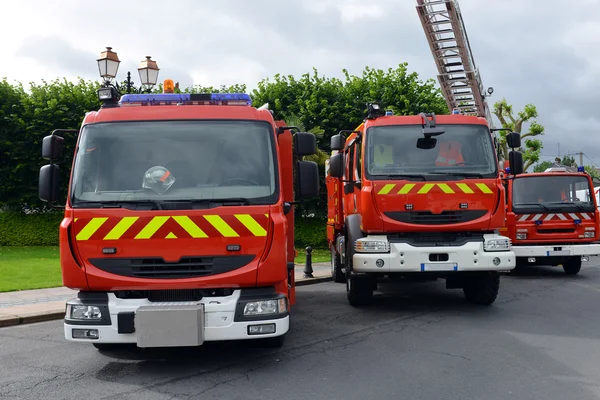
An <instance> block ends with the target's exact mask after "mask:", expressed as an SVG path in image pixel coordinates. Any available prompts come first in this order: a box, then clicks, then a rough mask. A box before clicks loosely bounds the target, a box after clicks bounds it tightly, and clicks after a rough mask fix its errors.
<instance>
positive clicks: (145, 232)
mask: <svg viewBox="0 0 600 400" xmlns="http://www.w3.org/2000/svg"><path fill="white" fill-rule="evenodd" d="M169 218H170V217H165V216H161V217H154V218H152V221H150V222H148V225H146V226H145V227H144V229H142V230H141V232H140V233H138V234H137V236H136V237H135V238H136V239H150V238H151V237H152V235H154V234H155V233H156V231H157V230H159V229H160V227H161V226H163V225H164V223H165V222H167V220H168V219H169Z"/></svg>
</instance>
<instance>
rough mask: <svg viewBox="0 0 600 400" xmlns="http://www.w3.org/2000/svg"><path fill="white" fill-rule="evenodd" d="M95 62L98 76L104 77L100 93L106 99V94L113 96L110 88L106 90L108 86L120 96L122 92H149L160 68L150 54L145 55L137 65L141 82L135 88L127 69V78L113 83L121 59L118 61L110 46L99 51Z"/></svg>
mask: <svg viewBox="0 0 600 400" xmlns="http://www.w3.org/2000/svg"><path fill="white" fill-rule="evenodd" d="M97 62H98V70H99V71H100V76H101V77H102V79H104V83H103V85H102V86H103V88H105V89H106V90H103V91H102V93H104V96H107V97H106V98H107V99H108V96H110V98H113V95H112V94H111V93H113V91H112V89H111V90H108V89H109V88H113V89H114V90H115V91H116V92H117V93H116V94H117V95H118V97H120V96H121V95H122V93H123V92H125V93H128V94H129V93H132V92H133V93H144V92H150V90H151V89H152V87H153V86H154V85H156V82H157V80H158V71H159V70H160V69H159V68H158V65H157V64H156V61H154V60H152V58H151V57H150V56H146V59H145V60H143V61H142V62H141V63H140V66H139V67H138V73H139V75H140V81H141V83H142V86H141V87H139V88H136V87H135V86H134V82H133V81H132V80H131V72H129V71H127V79H126V80H125V81H123V82H122V83H121V84H118V83H117V82H115V83H113V80H114V79H115V78H116V76H117V71H118V69H119V64H120V63H121V61H119V57H118V56H117V53H115V52H114V51H112V47H107V48H106V50H105V51H103V52H102V53H100V58H98V60H97Z"/></svg>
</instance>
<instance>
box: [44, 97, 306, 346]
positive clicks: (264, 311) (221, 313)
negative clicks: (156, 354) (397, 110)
mask: <svg viewBox="0 0 600 400" xmlns="http://www.w3.org/2000/svg"><path fill="white" fill-rule="evenodd" d="M166 86H167V85H166ZM99 97H100V99H101V100H103V101H104V104H103V106H102V108H101V109H100V110H98V111H94V112H90V113H88V114H86V116H85V118H84V120H83V124H82V126H81V129H80V131H79V132H77V133H78V138H77V147H76V151H75V157H74V163H73V165H72V173H71V179H70V182H69V190H68V198H67V200H66V205H65V206H64V207H65V214H64V219H63V221H62V223H61V225H60V260H61V267H62V277H63V283H64V285H65V286H67V287H69V288H72V289H77V290H79V292H78V294H77V297H76V298H74V299H72V300H70V301H68V302H67V306H66V316H65V320H64V333H65V338H66V339H67V340H69V341H75V342H86V343H93V344H94V345H95V346H96V347H98V348H107V347H111V345H113V344H117V343H132V344H137V346H139V347H168V346H195V345H201V344H202V343H203V342H205V341H218V340H237V339H261V338H262V339H264V340H265V342H266V343H268V344H270V345H281V343H282V342H283V337H284V335H285V333H286V332H287V331H288V328H289V318H290V316H289V315H290V314H289V312H290V306H291V305H292V304H294V302H295V284H294V216H293V215H294V213H293V204H294V201H298V200H300V199H303V198H306V197H309V196H314V195H317V194H318V169H317V165H316V164H315V163H313V162H307V161H297V162H294V160H297V159H298V158H300V159H301V157H302V156H305V155H310V154H313V153H315V151H316V141H315V137H314V135H312V134H309V133H302V132H298V133H295V134H293V135H292V133H291V130H292V127H286V126H285V124H284V123H283V122H281V121H279V122H278V121H275V120H274V119H273V115H272V113H271V112H270V111H269V110H268V109H265V107H261V108H260V109H257V108H253V107H252V106H251V100H250V97H249V96H248V95H246V94H176V93H166V94H129V95H123V96H122V97H120V96H119V95H118V93H117V92H116V90H115V88H114V87H103V88H101V89H100V90H99ZM58 133H60V130H58V131H55V132H53V133H52V135H50V136H47V137H45V138H44V140H43V146H42V155H43V157H44V158H45V159H48V160H50V164H49V165H45V166H43V167H42V168H41V170H40V181H39V185H40V186H39V195H40V198H41V199H42V200H44V201H47V202H50V203H51V204H53V205H55V204H56V202H57V201H58V200H59V197H60V186H59V168H58V166H57V165H56V164H55V162H56V161H57V160H58V159H60V157H61V154H62V153H63V145H64V139H63V138H62V137H61V136H58ZM294 169H295V172H294ZM294 175H296V182H294ZM294 183H296V188H295V189H294ZM294 192H295V195H296V198H294Z"/></svg>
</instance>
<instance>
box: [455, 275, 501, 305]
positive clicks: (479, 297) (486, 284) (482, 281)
mask: <svg viewBox="0 0 600 400" xmlns="http://www.w3.org/2000/svg"><path fill="white" fill-rule="evenodd" d="M498 289H500V275H498V273H497V272H494V271H492V272H480V273H477V274H476V275H474V276H470V277H468V278H467V280H466V281H465V285H464V287H463V293H464V294H465V298H466V299H467V301H468V302H469V303H473V304H479V305H485V306H489V305H490V304H492V303H493V302H494V301H496V297H497V296H498Z"/></svg>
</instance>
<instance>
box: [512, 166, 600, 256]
mask: <svg viewBox="0 0 600 400" xmlns="http://www.w3.org/2000/svg"><path fill="white" fill-rule="evenodd" d="M526 176H527V177H556V176H576V177H581V176H586V178H587V180H588V182H589V185H590V190H593V184H592V180H591V177H590V176H589V175H587V174H585V175H584V174H583V173H563V172H547V173H533V174H527V175H526ZM527 177H521V178H517V179H528V178H527ZM506 185H507V190H508V205H507V211H508V212H507V215H506V227H505V228H504V229H503V230H502V231H503V233H504V234H505V235H506V236H508V237H510V239H511V240H512V243H513V245H515V246H518V245H519V244H522V245H531V244H545V243H546V244H547V243H557V244H559V243H562V244H565V243H579V244H584V243H592V242H595V241H597V240H598V239H599V235H598V234H599V232H598V221H599V220H598V208H597V207H598V205H597V204H596V196H594V193H593V192H592V193H591V194H592V199H593V202H594V211H586V212H582V211H580V210H578V209H576V208H574V207H565V208H563V209H559V210H554V209H553V210H552V211H551V212H548V211H544V210H540V211H539V212H528V213H518V214H517V213H515V212H514V210H513V179H507V181H506ZM586 228H587V230H590V229H594V231H595V233H596V235H595V236H594V237H592V238H584V237H583V235H584V232H585V231H586ZM517 232H523V233H527V239H525V240H517Z"/></svg>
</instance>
